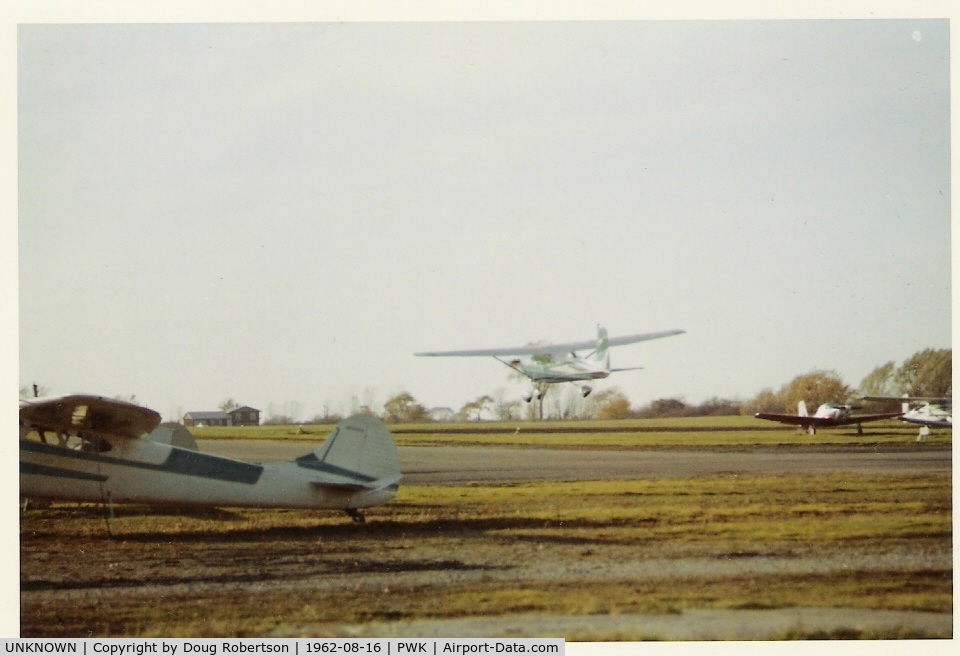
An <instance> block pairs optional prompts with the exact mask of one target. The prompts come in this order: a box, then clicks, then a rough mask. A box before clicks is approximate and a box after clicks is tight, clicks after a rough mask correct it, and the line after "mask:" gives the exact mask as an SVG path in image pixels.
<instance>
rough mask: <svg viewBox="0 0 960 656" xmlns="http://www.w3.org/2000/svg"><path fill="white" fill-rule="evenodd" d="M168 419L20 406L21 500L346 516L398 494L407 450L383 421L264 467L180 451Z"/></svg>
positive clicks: (365, 421) (79, 406)
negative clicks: (165, 427) (163, 430)
mask: <svg viewBox="0 0 960 656" xmlns="http://www.w3.org/2000/svg"><path fill="white" fill-rule="evenodd" d="M159 423H160V415H159V414H157V413H156V412H154V411H153V410H150V409H148V408H144V407H142V406H139V405H135V404H132V403H127V402H125V401H117V400H112V399H107V398H104V397H100V396H93V395H84V394H76V395H70V396H60V397H48V398H38V399H29V400H25V401H21V402H20V495H21V496H22V497H25V498H28V499H29V498H46V499H60V500H67V501H88V502H101V503H107V504H109V505H110V506H111V508H112V505H113V504H114V503H126V502H128V503H143V504H162V505H164V504H165V505H171V504H172V505H192V506H250V507H258V508H266V507H272V508H324V509H335V510H343V511H344V512H346V513H347V514H348V515H349V516H350V517H351V518H352V519H353V520H354V521H357V522H362V521H363V517H362V516H361V515H360V514H359V513H358V512H357V509H358V508H366V507H370V506H377V505H381V504H384V503H386V502H387V501H389V500H390V499H392V498H393V497H394V496H395V495H396V492H397V488H398V486H399V483H400V479H401V474H400V464H399V459H398V457H397V447H396V445H395V444H394V442H393V438H392V437H391V436H390V433H389V432H388V431H387V429H386V428H384V426H383V424H381V423H380V421H379V420H377V419H375V418H373V417H367V416H361V415H357V416H354V417H350V418H349V419H346V420H344V421H343V422H341V423H340V424H339V425H338V426H337V427H336V428H335V429H334V431H333V432H332V433H331V434H330V436H329V437H328V438H327V440H326V441H325V442H324V443H323V444H322V445H320V447H319V448H317V449H316V450H315V451H314V452H312V453H308V454H307V455H304V456H302V457H300V458H297V459H296V460H293V461H289V462H278V463H269V464H255V463H248V462H243V461H239V460H231V459H228V458H221V457H218V456H213V455H208V454H203V453H200V452H199V451H197V450H194V449H192V448H189V447H188V448H182V447H179V446H174V445H173V443H171V441H170V440H169V437H166V438H165V437H164V436H162V435H158V437H157V439H152V433H151V432H152V431H154V430H155V429H156V428H157V425H158V424H159Z"/></svg>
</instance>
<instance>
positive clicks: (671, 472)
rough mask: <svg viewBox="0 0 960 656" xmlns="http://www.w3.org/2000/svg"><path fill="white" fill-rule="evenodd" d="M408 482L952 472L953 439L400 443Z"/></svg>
mask: <svg viewBox="0 0 960 656" xmlns="http://www.w3.org/2000/svg"><path fill="white" fill-rule="evenodd" d="M199 446H200V450H201V451H203V452H204V453H211V454H214V455H220V456H225V457H228V458H235V459H238V460H247V461H250V462H270V461H278V460H292V459H294V458H296V457H299V456H302V455H304V454H305V453H308V452H310V451H311V450H312V447H311V445H310V444H309V443H306V442H282V441H268V440H256V441H253V440H202V441H200V442H199ZM399 451H400V468H401V470H402V471H403V475H404V477H403V482H404V483H405V484H407V485H463V484H470V483H523V482H531V481H583V480H623V479H634V478H653V477H683V476H709V475H720V474H831V473H841V472H850V473H872V474H882V473H888V474H910V473H913V474H928V473H936V472H941V473H950V472H951V471H952V467H953V462H952V451H951V449H950V446H949V445H937V446H933V445H924V444H917V445H916V446H915V447H907V448H904V447H895V448H894V447H870V448H864V447H851V448H849V449H845V448H843V447H824V448H817V447H804V448H797V449H784V448H755V449H736V450H733V449H714V450H703V451H695V450H678V449H664V450H613V449H594V450H589V449H544V448H524V447H499V446H417V447H399Z"/></svg>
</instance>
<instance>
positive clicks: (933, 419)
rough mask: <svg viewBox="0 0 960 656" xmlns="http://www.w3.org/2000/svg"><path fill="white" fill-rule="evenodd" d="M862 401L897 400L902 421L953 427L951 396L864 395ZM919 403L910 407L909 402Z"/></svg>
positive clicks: (929, 425)
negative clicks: (900, 409)
mask: <svg viewBox="0 0 960 656" xmlns="http://www.w3.org/2000/svg"><path fill="white" fill-rule="evenodd" d="M863 400H864V401H899V402H900V403H902V404H903V406H902V408H903V416H902V417H900V419H902V420H903V421H905V422H907V423H910V424H919V425H920V426H927V427H929V428H953V398H952V397H949V396H946V397H941V396H865V397H863ZM915 403H916V404H919V406H918V407H916V408H911V407H910V405H911V404H915Z"/></svg>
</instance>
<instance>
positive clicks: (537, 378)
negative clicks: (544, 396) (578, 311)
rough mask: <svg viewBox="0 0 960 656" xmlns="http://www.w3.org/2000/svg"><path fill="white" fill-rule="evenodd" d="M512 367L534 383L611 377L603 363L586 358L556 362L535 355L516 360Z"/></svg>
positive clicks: (550, 358) (546, 357)
mask: <svg viewBox="0 0 960 656" xmlns="http://www.w3.org/2000/svg"><path fill="white" fill-rule="evenodd" d="M511 366H513V367H514V368H517V369H519V370H520V372H521V373H523V375H525V376H527V377H528V378H529V379H530V380H532V381H534V382H549V383H566V382H575V381H578V380H598V379H601V378H606V377H607V376H609V375H610V370H609V368H608V367H607V366H605V365H604V364H603V363H597V362H593V361H590V360H586V359H584V358H570V359H563V360H560V361H559V362H554V361H553V358H552V357H551V356H549V355H535V356H531V357H526V358H520V359H519V360H514V361H513V362H512V363H511Z"/></svg>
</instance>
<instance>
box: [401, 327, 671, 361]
mask: <svg viewBox="0 0 960 656" xmlns="http://www.w3.org/2000/svg"><path fill="white" fill-rule="evenodd" d="M685 332H687V331H685V330H663V331H660V332H655V333H641V334H639V335H626V336H624V337H611V338H609V339H608V340H607V344H608V345H609V346H623V345H625V344H635V343H636V342H646V341H649V340H651V339H660V338H662V337H670V336H672V335H679V334H681V333H685ZM596 347H597V340H595V339H591V340H585V341H582V342H566V343H563V344H528V345H527V346H507V347H504V348H488V349H468V350H465V351H427V352H424V353H414V355H417V356H424V357H457V356H462V357H471V356H482V355H492V356H497V355H504V356H506V355H541V354H546V353H569V352H571V351H580V350H583V349H593V348H596Z"/></svg>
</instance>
